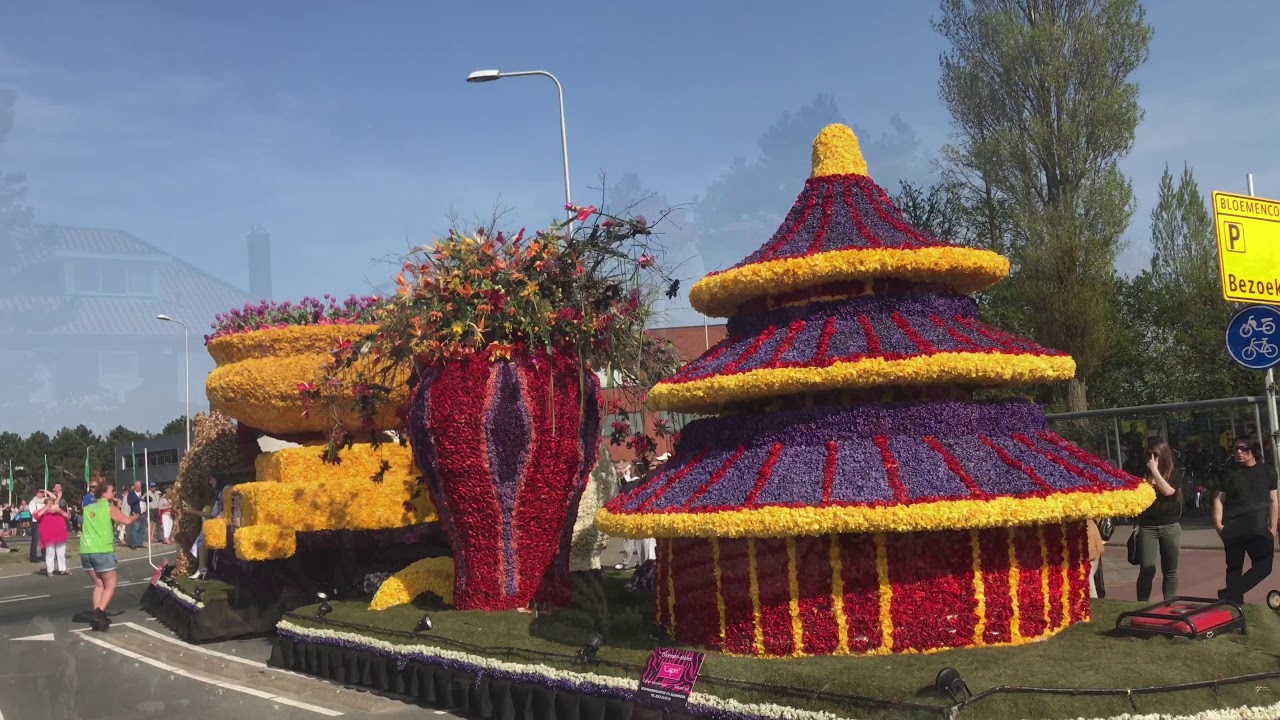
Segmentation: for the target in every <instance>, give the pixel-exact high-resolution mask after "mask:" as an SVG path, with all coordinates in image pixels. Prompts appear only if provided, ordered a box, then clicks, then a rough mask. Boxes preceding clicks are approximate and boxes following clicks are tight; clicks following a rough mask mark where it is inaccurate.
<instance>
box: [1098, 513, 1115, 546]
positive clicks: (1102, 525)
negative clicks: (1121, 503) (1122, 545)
mask: <svg viewBox="0 0 1280 720" xmlns="http://www.w3.org/2000/svg"><path fill="white" fill-rule="evenodd" d="M1098 534H1099V535H1101V536H1102V542H1109V541H1110V540H1111V536H1112V535H1115V534H1116V521H1115V520H1112V519H1111V518H1102V519H1101V520H1099V521H1098Z"/></svg>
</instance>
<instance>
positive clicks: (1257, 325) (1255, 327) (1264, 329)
mask: <svg viewBox="0 0 1280 720" xmlns="http://www.w3.org/2000/svg"><path fill="white" fill-rule="evenodd" d="M1275 331H1276V324H1275V322H1274V321H1273V320H1272V319H1271V318H1267V319H1265V320H1263V321H1262V322H1258V317H1257V316H1256V315H1250V316H1249V320H1248V322H1246V323H1245V324H1244V325H1241V326H1240V337H1245V338H1247V337H1249V336H1250V335H1253V334H1254V333H1255V332H1256V333H1259V334H1262V335H1273V334H1275ZM1267 357H1274V356H1273V355H1268V356H1267Z"/></svg>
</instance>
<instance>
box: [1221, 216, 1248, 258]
mask: <svg viewBox="0 0 1280 720" xmlns="http://www.w3.org/2000/svg"><path fill="white" fill-rule="evenodd" d="M1224 224H1225V225H1226V227H1227V248H1226V249H1227V252H1233V253H1243V252H1244V225H1241V224H1240V223H1236V222H1230V221H1228V222H1226V223H1224Z"/></svg>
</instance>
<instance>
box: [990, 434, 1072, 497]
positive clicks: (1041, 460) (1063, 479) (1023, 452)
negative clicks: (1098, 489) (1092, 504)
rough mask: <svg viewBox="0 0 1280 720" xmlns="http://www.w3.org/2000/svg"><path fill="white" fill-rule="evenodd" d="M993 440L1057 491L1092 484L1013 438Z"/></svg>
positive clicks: (1004, 437) (994, 438)
mask: <svg viewBox="0 0 1280 720" xmlns="http://www.w3.org/2000/svg"><path fill="white" fill-rule="evenodd" d="M991 440H992V442H994V443H996V444H997V445H999V446H1000V447H1001V448H1004V451H1005V452H1007V453H1009V454H1010V455H1012V456H1013V457H1014V459H1016V460H1017V461H1018V462H1020V463H1022V464H1023V465H1027V466H1029V467H1030V468H1031V469H1032V470H1034V471H1035V472H1036V474H1037V475H1039V476H1040V479H1041V480H1044V481H1045V482H1046V483H1048V485H1049V487H1052V488H1054V489H1055V490H1074V489H1077V488H1081V487H1086V486H1088V485H1090V484H1091V483H1090V482H1089V481H1088V480H1086V479H1084V478H1082V477H1080V476H1079V475H1075V474H1073V473H1070V472H1067V471H1066V469H1065V468H1063V467H1062V466H1061V465H1059V464H1057V463H1055V462H1054V461H1052V460H1050V459H1049V458H1047V457H1045V456H1044V455H1041V454H1040V453H1038V452H1036V451H1035V450H1032V449H1031V448H1029V447H1027V446H1026V445H1023V444H1022V443H1020V442H1018V441H1017V440H1014V439H1013V438H1011V437H1006V436H1000V437H992V438H991Z"/></svg>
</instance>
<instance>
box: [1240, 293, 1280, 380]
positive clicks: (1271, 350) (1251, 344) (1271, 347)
mask: <svg viewBox="0 0 1280 720" xmlns="http://www.w3.org/2000/svg"><path fill="white" fill-rule="evenodd" d="M1277 331H1280V310H1277V309H1276V308H1274V307H1271V306H1269V305H1254V306H1252V307H1247V308H1245V309H1243V310H1241V311H1240V312H1238V313H1236V314H1235V315H1234V316H1233V317H1232V318H1231V322H1229V323H1227V354H1228V355H1230V356H1231V359H1233V360H1235V361H1236V362H1238V363H1240V364H1241V365H1243V366H1244V367H1246V368H1249V369H1250V370H1266V369H1268V368H1271V367H1273V366H1275V365H1277V364H1280V332H1277Z"/></svg>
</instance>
